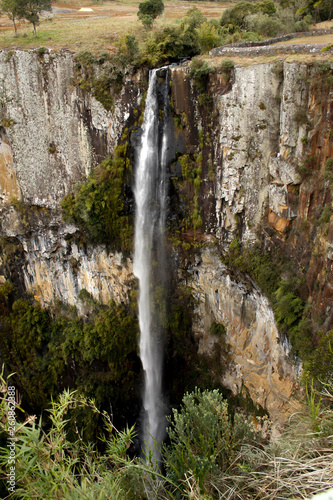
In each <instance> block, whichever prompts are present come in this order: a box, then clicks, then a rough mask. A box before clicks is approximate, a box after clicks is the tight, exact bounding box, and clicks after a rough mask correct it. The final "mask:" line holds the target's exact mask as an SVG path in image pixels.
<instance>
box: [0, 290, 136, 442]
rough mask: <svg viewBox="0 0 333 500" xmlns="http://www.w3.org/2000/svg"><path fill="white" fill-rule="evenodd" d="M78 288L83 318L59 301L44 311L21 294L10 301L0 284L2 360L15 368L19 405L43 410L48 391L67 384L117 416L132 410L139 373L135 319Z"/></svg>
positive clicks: (10, 295) (53, 393)
mask: <svg viewBox="0 0 333 500" xmlns="http://www.w3.org/2000/svg"><path fill="white" fill-rule="evenodd" d="M81 292H82V293H81V295H80V297H81V300H82V301H83V302H88V306H89V307H88V310H90V314H89V318H88V320H87V321H86V322H84V321H83V319H82V318H80V317H79V316H78V315H77V313H76V310H75V309H73V308H72V309H71V308H68V307H67V308H66V307H63V306H61V304H58V306H55V307H54V308H53V309H51V310H48V309H43V308H42V307H41V306H40V305H39V304H38V303H31V302H30V301H28V300H26V299H22V298H20V299H16V300H15V290H14V288H13V286H12V285H11V284H10V283H5V284H4V285H1V286H0V314H1V324H2V325H3V328H2V329H1V333H0V350H1V355H2V359H3V361H4V362H5V363H6V366H7V369H8V370H9V371H10V372H15V383H16V386H17V388H18V389H19V390H20V392H21V394H22V397H23V399H24V401H25V406H26V407H28V408H33V409H34V410H33V411H36V410H37V409H44V408H45V407H46V406H47V402H48V401H49V399H50V397H51V396H53V397H56V396H57V395H58V394H59V392H61V391H62V390H63V389H64V388H65V387H70V388H75V389H78V390H79V391H80V393H81V394H84V395H85V396H86V397H93V398H94V399H95V401H96V403H97V404H98V406H99V407H100V408H108V405H109V404H110V403H111V404H112V406H113V408H114V409H115V410H116V411H117V415H119V416H121V415H124V414H127V415H133V412H132V409H131V410H130V409H129V407H131V408H133V406H135V404H136V397H135V387H136V383H137V378H138V374H139V365H138V358H137V354H136V350H137V334H138V325H137V321H136V319H135V317H134V315H133V313H132V311H131V310H130V309H129V308H125V307H123V306H118V305H116V304H115V303H113V302H111V303H110V305H109V306H108V307H106V306H101V305H99V304H96V303H94V302H92V301H91V299H90V297H89V294H87V292H86V293H85V294H84V293H83V291H81ZM77 419H78V420H80V419H81V420H82V419H83V420H84V419H86V416H85V415H77ZM95 425H96V423H93V422H90V423H89V424H88V422H86V429H85V433H86V434H85V436H86V437H90V438H92V436H93V433H94V431H95Z"/></svg>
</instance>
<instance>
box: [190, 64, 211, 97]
mask: <svg viewBox="0 0 333 500" xmlns="http://www.w3.org/2000/svg"><path fill="white" fill-rule="evenodd" d="M210 72H211V68H210V66H209V64H208V63H207V61H203V60H202V59H199V58H194V59H192V62H191V71H190V75H191V77H192V78H193V82H194V85H195V86H196V88H197V89H198V91H199V92H200V93H204V92H205V90H206V89H207V84H208V80H209V74H210Z"/></svg>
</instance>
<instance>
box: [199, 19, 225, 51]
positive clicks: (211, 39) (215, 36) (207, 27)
mask: <svg viewBox="0 0 333 500" xmlns="http://www.w3.org/2000/svg"><path fill="white" fill-rule="evenodd" d="M195 31H196V34H197V36H198V41H199V47H200V50H201V52H207V51H208V50H210V49H212V48H213V47H217V46H218V45H219V44H221V37H220V35H219V33H218V30H217V28H216V27H215V26H214V25H213V24H211V23H207V22H203V23H202V24H201V25H200V27H198V28H196V30H195Z"/></svg>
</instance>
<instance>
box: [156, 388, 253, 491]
mask: <svg viewBox="0 0 333 500" xmlns="http://www.w3.org/2000/svg"><path fill="white" fill-rule="evenodd" d="M167 432H168V435H169V438H170V445H168V446H165V448H164V452H165V467H166V471H167V477H168V478H169V479H170V480H171V481H173V482H184V481H185V480H186V477H187V474H188V473H189V471H191V474H192V475H193V477H194V479H195V481H196V482H197V484H198V485H199V488H200V491H201V492H202V493H208V491H209V480H208V478H209V474H211V473H212V471H213V470H214V467H219V468H220V469H222V470H225V469H226V468H227V467H228V465H229V464H230V463H232V461H233V460H234V457H235V453H236V452H237V450H239V448H240V446H241V444H242V443H243V442H244V440H245V439H249V438H250V437H251V436H252V432H251V430H250V427H249V426H248V425H247V424H246V422H245V420H244V418H243V417H242V416H241V415H239V414H236V415H235V417H234V419H233V420H232V418H231V416H230V415H229V413H228V403H227V401H225V400H224V399H223V397H222V395H221V394H220V393H219V391H218V390H213V391H203V392H201V391H200V389H197V388H196V389H195V390H194V392H192V393H190V394H189V393H186V394H185V396H184V397H183V404H182V408H181V410H180V411H178V410H173V419H172V422H171V425H170V427H169V428H168V430H167Z"/></svg>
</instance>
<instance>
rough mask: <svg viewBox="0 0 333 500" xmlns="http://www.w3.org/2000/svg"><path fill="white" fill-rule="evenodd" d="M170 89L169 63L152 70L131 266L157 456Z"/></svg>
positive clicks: (147, 415)
mask: <svg viewBox="0 0 333 500" xmlns="http://www.w3.org/2000/svg"><path fill="white" fill-rule="evenodd" d="M161 81H162V83H161ZM168 90H169V81H168V69H167V68H161V69H158V70H152V71H151V73H150V78H149V87H148V92H147V98H146V104H145V113H144V120H143V125H142V136H141V144H140V147H139V148H138V152H137V161H136V171H135V186H134V196H135V203H136V216H135V236H134V266H133V268H134V274H135V276H136V277H137V278H138V280H139V299H138V308H139V325H140V358H141V362H142V367H143V372H144V388H143V410H142V413H143V415H142V429H141V433H142V435H141V442H142V449H143V453H144V455H145V456H146V457H149V456H150V457H152V458H153V460H154V461H155V462H158V461H159V459H160V455H161V454H160V448H161V444H162V442H163V440H164V438H165V435H166V417H165V415H166V408H165V402H164V399H163V396H162V371H163V347H164V341H163V323H164V317H163V315H164V314H165V307H164V304H163V301H165V294H164V293H163V290H165V287H166V281H167V272H166V263H167V257H166V250H165V248H166V247H165V220H166V207H167V175H166V168H167V157H168V149H169V146H168V142H169V139H168V123H167V118H168V115H169V113H168V105H169V100H168ZM161 111H162V112H161ZM157 295H158V300H157Z"/></svg>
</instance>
